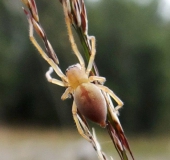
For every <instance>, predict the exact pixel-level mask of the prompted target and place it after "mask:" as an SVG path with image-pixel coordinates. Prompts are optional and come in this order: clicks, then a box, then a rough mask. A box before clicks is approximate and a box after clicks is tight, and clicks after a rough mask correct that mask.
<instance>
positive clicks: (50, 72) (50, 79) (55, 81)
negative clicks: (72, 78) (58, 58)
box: [45, 67, 67, 87]
mask: <svg viewBox="0 0 170 160" xmlns="http://www.w3.org/2000/svg"><path fill="white" fill-rule="evenodd" d="M52 72H53V68H52V67H49V70H48V71H47V72H46V74H45V76H46V78H47V80H48V81H49V82H51V83H54V84H57V85H59V86H62V87H66V86H67V83H64V81H60V80H58V79H55V78H52V77H51V74H52Z"/></svg>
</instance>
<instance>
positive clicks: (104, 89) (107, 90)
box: [96, 84, 124, 110]
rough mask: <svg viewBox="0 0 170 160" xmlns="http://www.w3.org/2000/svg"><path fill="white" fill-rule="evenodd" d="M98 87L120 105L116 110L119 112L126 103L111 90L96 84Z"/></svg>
mask: <svg viewBox="0 0 170 160" xmlns="http://www.w3.org/2000/svg"><path fill="white" fill-rule="evenodd" d="M96 86H98V87H99V88H100V89H101V90H102V91H104V92H106V93H108V94H109V95H110V96H111V97H112V98H113V99H114V100H115V101H116V102H117V104H118V105H117V106H116V107H115V110H119V109H120V108H121V107H122V106H123V104H124V103H123V102H122V100H121V99H120V98H119V97H118V96H117V95H116V94H115V93H114V92H113V91H112V90H111V89H109V88H108V87H106V86H103V85H98V84H96Z"/></svg>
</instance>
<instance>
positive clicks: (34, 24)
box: [24, 10, 67, 86]
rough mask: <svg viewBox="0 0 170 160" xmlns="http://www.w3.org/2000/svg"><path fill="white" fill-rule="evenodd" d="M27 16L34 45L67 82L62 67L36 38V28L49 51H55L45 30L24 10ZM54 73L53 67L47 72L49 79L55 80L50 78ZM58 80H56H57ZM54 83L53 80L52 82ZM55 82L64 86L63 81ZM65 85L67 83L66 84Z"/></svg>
mask: <svg viewBox="0 0 170 160" xmlns="http://www.w3.org/2000/svg"><path fill="white" fill-rule="evenodd" d="M24 11H25V13H26V15H27V18H28V22H29V37H30V40H31V42H32V43H33V45H34V46H35V47H36V48H37V50H38V51H39V53H40V55H41V56H42V57H43V58H44V59H45V60H46V61H47V62H48V64H49V65H50V66H51V67H52V68H53V69H54V70H55V72H56V74H57V75H58V76H59V77H60V78H61V79H62V80H64V81H66V82H67V77H66V76H65V75H64V74H63V72H62V71H61V70H60V68H59V67H58V65H57V64H56V63H55V62H54V61H53V60H52V59H51V58H49V57H48V56H47V54H46V53H45V52H44V51H43V49H42V48H41V47H40V45H39V44H38V42H37V41H36V39H35V38H34V34H33V33H34V29H35V30H36V32H37V33H38V34H39V35H40V37H41V38H42V40H43V41H44V43H45V44H46V45H47V46H48V48H49V51H50V52H51V53H54V51H53V49H52V46H51V44H50V42H49V41H48V40H47V39H46V37H45V32H44V30H43V29H42V27H41V26H40V25H39V23H37V22H36V21H35V20H34V19H33V17H32V16H31V15H30V14H29V13H28V12H27V11H26V10H24ZM51 73H52V69H50V71H48V72H47V75H48V76H47V75H46V77H47V79H48V80H49V81H51V82H52V81H53V80H50V74H51ZM55 82H56V81H55ZM52 83H53V82H52ZM55 84H58V85H60V86H63V84H62V83H61V81H59V80H58V82H56V83H55ZM64 86H65V85H64Z"/></svg>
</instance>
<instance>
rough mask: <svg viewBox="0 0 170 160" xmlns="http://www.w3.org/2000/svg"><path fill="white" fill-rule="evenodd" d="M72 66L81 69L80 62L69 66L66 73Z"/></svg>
mask: <svg viewBox="0 0 170 160" xmlns="http://www.w3.org/2000/svg"><path fill="white" fill-rule="evenodd" d="M72 68H79V69H80V70H81V66H80V64H79V63H77V64H74V65H71V66H69V67H68V68H67V69H66V73H67V72H68V71H69V70H70V69H72Z"/></svg>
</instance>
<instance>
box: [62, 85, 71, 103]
mask: <svg viewBox="0 0 170 160" xmlns="http://www.w3.org/2000/svg"><path fill="white" fill-rule="evenodd" d="M72 90H73V89H72V88H71V87H68V88H67V89H66V90H65V92H64V93H63V95H62V96H61V99H62V100H65V99H67V98H69V97H70V94H71V93H72Z"/></svg>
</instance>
